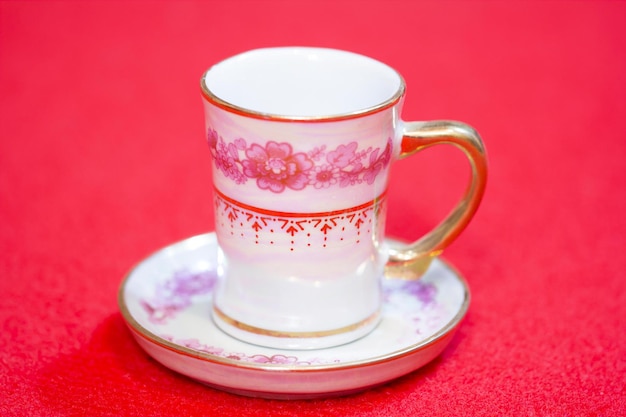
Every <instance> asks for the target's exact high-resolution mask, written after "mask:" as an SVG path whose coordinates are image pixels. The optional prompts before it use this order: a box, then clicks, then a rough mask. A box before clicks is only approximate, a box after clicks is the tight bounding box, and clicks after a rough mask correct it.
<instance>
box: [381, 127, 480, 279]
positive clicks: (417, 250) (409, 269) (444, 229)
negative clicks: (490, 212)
mask: <svg viewBox="0 0 626 417" xmlns="http://www.w3.org/2000/svg"><path fill="white" fill-rule="evenodd" d="M440 144H449V145H454V146H456V147H457V148H459V149H460V150H462V151H463V153H464V154H465V156H466V157H467V158H468V160H469V162H470V166H471V171H472V178H471V182H470V184H469V186H468V187H467V189H466V191H465V194H464V196H463V198H462V199H461V201H460V202H459V204H458V205H457V206H456V207H455V208H454V210H452V212H450V214H449V215H448V216H447V217H446V218H445V219H444V220H443V221H442V222H441V223H440V224H439V225H438V226H437V227H435V229H433V230H432V231H430V232H429V233H428V234H426V235H425V236H423V237H422V238H420V239H419V240H417V241H415V242H413V243H412V244H409V245H408V246H406V247H403V248H391V249H390V252H389V255H390V256H389V262H388V263H387V266H386V274H387V275H389V276H393V277H399V278H406V279H417V278H419V277H421V276H422V275H423V274H424V272H426V270H427V269H428V267H429V266H430V263H431V261H432V259H433V258H434V257H436V256H438V255H439V254H441V252H443V250H444V249H445V248H446V247H447V246H448V245H449V244H450V243H452V241H453V240H454V239H456V238H457V237H458V236H459V234H460V233H461V232H462V231H463V229H465V227H466V226H467V225H468V224H469V222H470V220H471V219H472V217H473V216H474V213H476V210H477V209H478V206H479V205H480V202H481V200H482V197H483V194H484V192H485V186H486V184H487V156H486V152H485V147H484V145H483V142H482V140H481V139H480V136H479V135H478V133H477V132H476V131H475V130H474V129H473V128H472V127H470V126H468V125H466V124H464V123H460V122H454V121H433V122H411V123H406V124H405V128H404V137H403V140H402V145H401V150H400V158H406V157H408V156H410V155H413V154H414V153H416V152H419V151H422V150H424V149H426V148H429V147H431V146H434V145H440Z"/></svg>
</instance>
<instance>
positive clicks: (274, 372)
mask: <svg viewBox="0 0 626 417" xmlns="http://www.w3.org/2000/svg"><path fill="white" fill-rule="evenodd" d="M216 249H217V241H216V237H215V234H213V233H209V234H204V235H199V236H196V237H192V238H189V239H186V240H183V241H181V242H178V243H175V244H173V245H171V246H168V247H166V248H164V249H162V250H160V251H158V252H156V253H155V254H153V255H151V256H149V257H148V258H146V259H145V260H143V261H142V262H141V263H140V264H139V265H137V266H136V267H135V268H134V269H133V270H132V271H131V272H130V274H129V275H128V276H127V277H126V279H125V280H124V282H123V283H122V286H121V288H120V291H119V306H120V309H121V311H122V315H123V317H124V319H125V320H126V322H127V324H128V326H129V328H130V330H131V332H132V334H133V336H134V337H135V339H136V340H137V342H138V343H139V345H140V346H141V347H142V348H143V349H144V350H145V351H146V352H147V353H148V354H149V355H150V356H152V357H153V358H154V359H156V360H157V361H159V362H160V363H162V364H163V365H165V366H166V367H168V368H170V369H172V370H174V371H176V372H179V373H181V374H183V375H186V376H188V377H191V378H193V379H195V380H198V381H200V382H203V383H205V384H207V385H210V386H213V387H216V388H219V389H222V390H225V391H229V392H233V393H237V394H243V395H249V396H255V397H266V398H281V399H293V398H316V397H327V396H333V395H343V394H350V393H353V392H357V391H361V390H364V389H366V388H369V387H373V386H376V385H380V384H382V383H385V382H387V381H390V380H392V379H394V378H397V377H400V376H402V375H405V374H407V373H409V372H411V371H414V370H416V369H418V368H420V367H421V366H423V365H425V364H426V363H428V362H429V361H431V360H432V359H434V358H435V357H437V356H438V355H439V354H440V353H441V352H442V351H443V349H444V348H445V347H446V346H447V345H448V343H449V342H450V340H451V339H452V336H453V334H454V332H455V330H456V328H457V326H458V325H459V323H460V321H461V319H462V318H463V316H464V315H465V312H466V311H467V308H468V305H469V298H470V297H469V290H468V288H467V284H466V283H465V281H464V280H463V278H461V276H460V275H459V274H458V273H457V272H456V271H455V270H454V269H453V268H452V267H450V265H448V264H446V263H444V262H443V261H441V260H439V259H435V260H434V262H433V263H432V265H431V267H430V269H429V270H428V271H427V273H426V274H425V275H424V276H423V277H422V278H421V279H420V280H417V281H403V280H396V279H384V283H383V288H384V294H385V305H384V308H383V318H382V321H381V323H380V325H379V326H378V327H377V328H376V329H374V331H373V332H371V333H370V334H368V335H367V336H365V337H364V338H362V339H360V340H357V341H355V342H352V343H349V344H346V345H343V346H338V347H334V348H329V349H320V350H310V351H293V350H292V351H289V350H278V349H271V348H265V347H260V346H255V345H250V344H247V343H244V342H241V341H239V340H237V339H234V338H232V337H230V336H228V335H226V334H225V333H223V332H222V331H221V330H219V329H218V328H217V327H216V326H215V324H214V323H213V321H212V320H211V297H212V291H213V287H214V284H215V281H216V271H215V268H216V262H217V250H216Z"/></svg>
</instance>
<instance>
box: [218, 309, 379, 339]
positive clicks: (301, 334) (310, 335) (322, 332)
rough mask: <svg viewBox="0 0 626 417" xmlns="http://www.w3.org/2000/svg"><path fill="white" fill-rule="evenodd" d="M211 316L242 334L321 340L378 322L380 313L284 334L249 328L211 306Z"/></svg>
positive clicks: (259, 328) (254, 327)
mask: <svg viewBox="0 0 626 417" xmlns="http://www.w3.org/2000/svg"><path fill="white" fill-rule="evenodd" d="M213 314H214V315H215V317H216V318H218V319H219V320H221V321H223V322H224V323H226V324H228V325H229V326H232V327H235V328H237V329H239V330H242V331H244V332H248V333H254V334H257V335H260V336H268V337H276V338H285V339H310V338H323V337H329V336H336V335H340V334H344V333H350V332H353V331H355V330H358V329H360V328H362V327H365V326H367V325H370V324H373V323H374V322H376V321H378V319H379V318H380V311H376V312H375V313H374V314H372V315H371V316H369V317H367V318H365V319H364V320H361V321H359V322H357V323H354V324H350V325H348V326H344V327H340V328H337V329H331V330H319V331H311V332H285V331H281V330H269V329H263V328H261V327H256V326H251V325H249V324H245V323H242V322H240V321H238V320H235V319H233V318H232V317H230V316H228V315H226V314H225V313H224V312H223V311H222V310H220V309H219V308H218V307H216V306H213Z"/></svg>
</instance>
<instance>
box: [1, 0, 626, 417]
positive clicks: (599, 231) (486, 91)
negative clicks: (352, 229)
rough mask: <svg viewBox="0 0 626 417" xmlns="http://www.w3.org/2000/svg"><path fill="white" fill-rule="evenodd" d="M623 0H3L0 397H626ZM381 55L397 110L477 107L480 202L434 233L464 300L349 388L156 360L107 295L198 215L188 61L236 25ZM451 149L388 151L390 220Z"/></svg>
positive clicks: (253, 41)
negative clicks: (401, 369) (343, 392)
mask: <svg viewBox="0 0 626 417" xmlns="http://www.w3.org/2000/svg"><path fill="white" fill-rule="evenodd" d="M625 22H626V3H624V2H492V1H488V2H449V1H446V2H410V1H326V0H315V1H268V2H262V1H206V2H204V1H203V2H191V1H184V2H166V1H159V2H147V1H131V2H117V1H115V2H104V1H98V2H77V1H70V2H35V1H28V2H13V1H2V2H0V331H1V333H0V393H1V394H0V415H2V416H14V415H18V416H19V415H24V416H55V415H89V416H99V415H116V416H117V415H119V416H130V415H143V416H148V415H149V416H160V415H163V416H166V415H167V416H170V415H185V416H195V415H198V416H199V415H236V416H263V415H274V416H287V415H301V416H318V415H341V416H355V415H360V416H396V415H397V416H406V415H415V416H422V415H423V416H432V415H457V416H462V415H467V416H477V415H516V416H519V415H524V416H533V415H554V416H568V415H598V416H623V415H626V393H625V390H624V386H625V385H626V280H625V279H624V271H625V270H626V255H625V249H626V128H625V126H626V124H625V122H626V25H625V24H624V23H625ZM277 45H314V46H325V47H333V48H339V49H347V50H351V51H355V52H359V53H363V54H366V55H369V56H372V57H374V58H377V59H379V60H382V61H384V62H386V63H388V64H390V65H392V66H394V67H395V68H397V69H398V70H399V71H400V72H401V73H402V74H403V75H404V77H405V79H406V82H407V84H408V96H407V99H406V104H405V108H404V118H405V119H406V120H416V119H419V120H428V119H442V118H447V119H457V120H462V121H465V122H467V123H470V124H472V125H473V126H474V127H476V128H477V129H478V130H479V132H480V133H481V134H482V136H483V138H484V141H485V143H486V146H487V148H488V153H489V160H490V179H489V183H488V190H487V193H486V195H485V198H484V201H483V204H482V206H481V208H480V210H479V213H478V214H477V216H476V217H475V219H474V221H473V222H472V223H471V225H470V226H469V228H468V229H467V230H466V232H465V233H464V234H463V235H462V236H461V238H460V239H459V240H457V241H456V242H455V243H454V244H453V246H452V247H450V248H449V249H448V250H447V251H446V253H445V257H446V258H447V259H448V260H449V261H450V262H452V263H453V264H454V265H455V266H456V267H458V268H459V269H460V270H461V271H462V273H463V274H464V275H465V277H466V278H467V280H468V281H469V284H470V287H471V291H472V296H473V298H472V304H471V306H470V310H469V313H468V315H467V317H466V319H465V321H464V322H463V324H462V325H461V327H460V330H459V332H458V333H457V335H456V337H455V339H454V341H453V342H452V344H451V345H450V346H449V348H448V349H447V350H446V351H445V352H444V353H443V354H442V355H441V356H440V357H439V358H438V359H436V360H435V361H434V362H432V363H431V364H429V365H428V366H426V367H424V368H422V369H421V370H419V371H416V372H414V373H412V374H410V375H407V376H405V377H403V378H400V379H399V380H396V381H394V382H391V383H389V384H387V385H384V386H381V387H379V388H376V389H372V390H369V391H366V392H363V393H360V394H356V395H352V396H348V397H344V398H336V399H327V400H316V401H270V400H261V399H252V398H245V397H238V396H235V395H231V394H227V393H224V392H221V391H217V390H214V389H211V388H207V387H205V386H203V385H200V384H198V383H195V382H193V381H191V380H189V379H187V378H185V377H182V376H179V375H177V374H175V373H173V372H170V371H169V370H167V369H166V368H164V367H162V366H161V365H159V364H157V363H156V362H155V361H154V360H152V359H151V358H150V357H148V356H147V355H146V354H145V353H144V352H143V351H142V350H141V349H140V348H139V347H138V346H137V345H136V343H135V342H134V340H133V339H132V338H131V335H130V332H129V331H128V330H127V328H126V326H125V324H124V322H123V320H122V318H121V315H120V313H119V311H118V307H117V304H116V295H117V289H118V286H119V284H120V282H121V280H122V278H123V277H124V275H125V274H126V272H127V271H128V270H129V269H130V268H131V267H132V266H133V265H134V264H136V263H137V262H139V261H140V260H141V259H142V258H143V257H145V256H146V255H147V254H149V253H151V252H152V251H154V250H156V249H158V248H160V247H162V246H165V245H167V244H170V243H173V242H175V241H178V240H181V239H183V238H186V237H189V236H192V235H195V234H199V233H203V232H206V231H209V230H212V228H213V226H212V222H213V212H212V207H211V193H210V190H211V186H210V181H211V179H210V165H209V152H208V150H207V148H206V144H205V141H204V121H203V114H202V107H201V99H200V91H199V78H200V76H201V74H202V72H203V71H204V70H205V69H206V68H207V67H208V66H210V65H211V64H212V63H214V62H216V61H218V60H221V59H223V58H225V57H227V56H230V55H233V54H235V53H238V52H242V51H245V50H248V49H252V48H256V47H263V46H277ZM466 178H467V165H466V163H465V162H464V160H463V157H462V156H461V155H459V154H458V153H457V152H456V151H454V150H448V149H445V148H443V149H433V150H429V151H427V152H425V153H424V155H421V156H418V157H415V158H411V159H409V160H407V161H402V162H400V163H398V165H397V166H396V167H395V171H394V172H393V180H392V184H391V191H390V194H389V195H390V197H389V198H390V209H389V212H390V214H389V221H388V234H389V235H393V236H398V237H401V238H407V239H410V238H412V237H414V236H416V235H417V234H418V233H421V232H424V231H426V230H427V229H428V228H429V227H431V226H432V225H434V224H435V223H436V222H437V221H438V220H439V219H441V218H442V216H443V215H444V214H445V213H446V212H447V210H448V209H449V208H450V207H451V206H452V205H453V204H454V202H455V200H457V199H458V198H459V196H460V194H461V192H462V190H463V188H464V186H465V181H466Z"/></svg>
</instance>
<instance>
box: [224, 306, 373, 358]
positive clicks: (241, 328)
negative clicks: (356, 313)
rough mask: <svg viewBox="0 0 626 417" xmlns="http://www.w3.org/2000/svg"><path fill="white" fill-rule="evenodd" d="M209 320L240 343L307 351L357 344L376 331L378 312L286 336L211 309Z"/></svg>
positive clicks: (283, 333) (289, 333)
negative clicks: (341, 325)
mask: <svg viewBox="0 0 626 417" xmlns="http://www.w3.org/2000/svg"><path fill="white" fill-rule="evenodd" d="M212 318H213V321H214V323H215V325H216V326H217V327H218V328H219V329H220V330H222V331H223V332H224V333H226V334H228V335H230V336H232V337H234V338H236V339H239V340H241V341H243V342H246V343H250V344H253V345H257V346H264V347H269V348H275V349H291V350H310V349H324V348H330V347H335V346H340V345H344V344H346V343H350V342H353V341H355V340H358V339H360V338H362V337H364V336H366V335H367V334H369V333H370V332H371V331H372V330H374V329H375V328H376V326H377V325H378V323H379V322H380V319H381V314H380V311H376V312H374V314H372V315H370V316H369V317H367V318H365V319H364V320H361V321H359V322H357V323H354V324H351V325H348V326H345V327H341V328H337V329H329V330H320V331H307V332H288V331H278V330H270V329H263V328H259V327H255V326H250V325H248V324H245V323H242V322H240V321H238V320H236V319H234V318H232V317H230V316H228V315H226V314H225V313H224V312H223V311H221V310H220V309H219V308H218V307H216V306H213V310H212Z"/></svg>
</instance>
